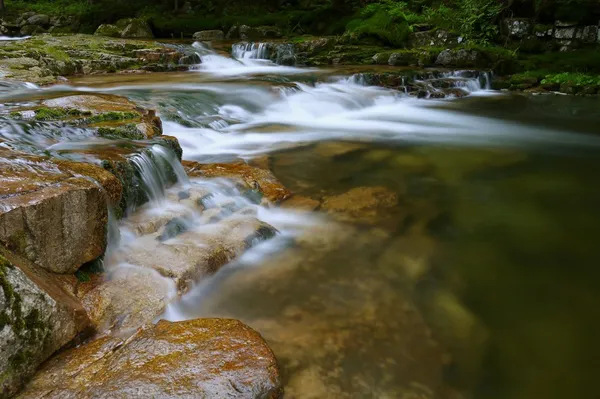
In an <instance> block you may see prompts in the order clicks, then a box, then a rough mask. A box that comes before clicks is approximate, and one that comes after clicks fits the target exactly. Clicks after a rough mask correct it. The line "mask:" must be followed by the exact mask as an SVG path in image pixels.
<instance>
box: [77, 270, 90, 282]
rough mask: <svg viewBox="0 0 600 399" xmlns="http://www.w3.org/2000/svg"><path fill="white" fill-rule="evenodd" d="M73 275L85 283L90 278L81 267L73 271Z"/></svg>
mask: <svg viewBox="0 0 600 399" xmlns="http://www.w3.org/2000/svg"><path fill="white" fill-rule="evenodd" d="M75 277H77V281H79V282H80V283H86V282H88V281H90V280H91V278H90V275H89V274H88V273H87V272H85V271H83V270H81V269H80V270H77V271H76V272H75Z"/></svg>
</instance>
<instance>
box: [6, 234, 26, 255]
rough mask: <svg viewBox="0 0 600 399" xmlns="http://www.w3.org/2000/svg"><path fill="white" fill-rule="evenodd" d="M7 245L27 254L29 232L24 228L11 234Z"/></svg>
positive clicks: (22, 253)
mask: <svg viewBox="0 0 600 399" xmlns="http://www.w3.org/2000/svg"><path fill="white" fill-rule="evenodd" d="M7 241H8V242H7V247H8V248H9V249H12V250H13V251H15V252H17V253H20V254H21V255H27V233H26V232H25V231H23V230H21V231H17V232H15V233H13V234H11V235H10V236H9V237H8V240H7Z"/></svg>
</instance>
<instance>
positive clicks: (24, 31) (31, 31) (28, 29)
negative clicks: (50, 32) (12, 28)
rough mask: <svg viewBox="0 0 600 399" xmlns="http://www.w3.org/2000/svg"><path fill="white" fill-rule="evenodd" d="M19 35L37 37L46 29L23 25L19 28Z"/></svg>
mask: <svg viewBox="0 0 600 399" xmlns="http://www.w3.org/2000/svg"><path fill="white" fill-rule="evenodd" d="M20 32H21V35H23V36H29V35H37V34H40V33H46V29H44V28H42V27H41V26H39V25H25V26H23V27H22V28H21V31H20Z"/></svg>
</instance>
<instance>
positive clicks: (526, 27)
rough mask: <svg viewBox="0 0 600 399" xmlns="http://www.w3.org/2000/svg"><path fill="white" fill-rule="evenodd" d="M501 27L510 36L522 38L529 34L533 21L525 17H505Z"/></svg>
mask: <svg viewBox="0 0 600 399" xmlns="http://www.w3.org/2000/svg"><path fill="white" fill-rule="evenodd" d="M502 24H503V28H504V30H505V31H506V34H507V36H508V37H510V38H515V39H522V38H524V37H526V36H528V35H529V34H531V32H532V29H533V23H532V22H531V20H529V19H525V18H507V19H505V20H504V21H502Z"/></svg>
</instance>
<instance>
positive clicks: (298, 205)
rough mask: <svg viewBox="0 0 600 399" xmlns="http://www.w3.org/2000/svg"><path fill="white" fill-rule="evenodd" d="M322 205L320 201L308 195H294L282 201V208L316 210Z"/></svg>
mask: <svg viewBox="0 0 600 399" xmlns="http://www.w3.org/2000/svg"><path fill="white" fill-rule="evenodd" d="M319 205H320V202H319V201H317V200H314V199H312V198H308V197H302V196H300V195H294V196H293V197H291V198H289V199H287V200H285V201H284V202H282V204H281V207H282V208H288V209H299V210H301V211H314V210H315V209H317V208H318V207H319Z"/></svg>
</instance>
